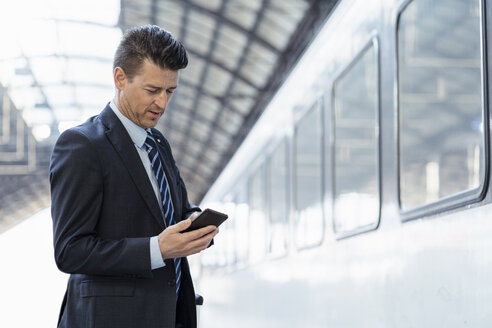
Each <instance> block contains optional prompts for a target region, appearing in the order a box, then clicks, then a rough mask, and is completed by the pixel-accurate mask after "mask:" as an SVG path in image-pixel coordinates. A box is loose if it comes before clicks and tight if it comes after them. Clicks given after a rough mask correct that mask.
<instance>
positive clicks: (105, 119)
mask: <svg viewBox="0 0 492 328" xmlns="http://www.w3.org/2000/svg"><path fill="white" fill-rule="evenodd" d="M187 63H188V59H187V55H186V51H185V49H184V47H183V46H182V45H181V43H180V42H179V41H177V40H176V39H175V38H174V37H173V36H172V35H171V34H170V33H168V32H166V31H165V30H163V29H161V28H159V27H157V26H145V27H140V28H134V29H130V30H129V31H128V32H127V33H125V35H124V36H123V39H122V40H121V42H120V45H119V46H118V49H117V51H116V54H115V58H114V65H113V66H114V67H113V75H114V83H115V87H116V92H115V97H114V99H113V101H111V102H110V103H109V104H108V105H107V106H106V108H104V110H103V111H102V112H101V113H100V114H99V115H97V116H95V117H92V118H90V119H89V120H88V121H86V122H85V123H83V124H81V125H79V126H77V127H74V128H72V129H69V130H67V131H65V132H64V133H63V134H62V135H61V136H60V137H59V139H58V141H57V143H56V145H55V147H54V150H53V154H52V158H51V164H50V182H51V196H52V208H51V209H52V217H53V230H54V248H55V259H56V263H57V266H58V267H59V269H60V270H61V271H63V272H67V273H70V274H71V275H70V278H69V281H68V287H67V292H66V294H65V298H64V300H63V305H62V309H61V312H60V318H59V324H58V327H69V328H76V327H104V328H111V327H115V328H125V327H134V328H137V327H138V328H147V327H161V328H168V327H169V328H170V327H173V328H174V327H196V310H195V292H194V289H193V284H192V281H191V276H190V271H189V267H188V262H187V260H186V256H187V255H190V254H195V253H198V252H200V251H202V250H203V249H205V248H206V247H207V246H208V245H210V243H211V241H212V238H213V237H214V236H215V235H216V234H217V233H218V229H217V228H216V227H214V226H208V227H205V228H202V229H199V230H195V231H191V232H186V233H182V232H181V231H183V230H186V229H187V228H188V227H189V226H190V224H191V219H192V218H194V217H195V216H197V215H198V214H197V211H199V209H198V208H197V207H194V206H191V205H190V204H189V202H188V197H187V193H186V188H185V185H184V183H183V181H182V179H181V177H180V175H179V171H178V169H177V167H176V165H175V162H174V159H173V157H172V154H171V149H170V147H169V144H168V142H167V141H166V139H165V138H164V137H163V135H162V134H161V133H160V132H159V131H157V130H156V129H154V127H155V125H156V124H157V122H158V120H159V118H160V117H161V116H162V115H163V114H164V111H165V109H166V106H167V104H168V102H169V100H170V99H171V96H172V93H173V92H174V90H175V89H176V87H177V85H178V75H179V73H178V72H179V70H180V69H183V68H185V67H186V65H187ZM187 218H188V219H187Z"/></svg>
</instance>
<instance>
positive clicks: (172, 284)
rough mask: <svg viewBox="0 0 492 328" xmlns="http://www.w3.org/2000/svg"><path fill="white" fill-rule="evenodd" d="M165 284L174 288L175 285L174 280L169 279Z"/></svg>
mask: <svg viewBox="0 0 492 328" xmlns="http://www.w3.org/2000/svg"><path fill="white" fill-rule="evenodd" d="M167 284H168V285H169V286H174V285H176V279H169V281H168V282H167Z"/></svg>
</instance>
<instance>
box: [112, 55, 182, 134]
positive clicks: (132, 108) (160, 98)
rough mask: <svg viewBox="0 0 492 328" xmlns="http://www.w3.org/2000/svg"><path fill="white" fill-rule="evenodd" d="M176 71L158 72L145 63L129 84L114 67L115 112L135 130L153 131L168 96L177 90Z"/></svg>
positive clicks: (151, 64) (161, 70)
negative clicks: (133, 126)
mask: <svg viewBox="0 0 492 328" xmlns="http://www.w3.org/2000/svg"><path fill="white" fill-rule="evenodd" d="M178 75H179V74H178V71H172V70H169V69H162V68H160V67H159V66H157V65H155V64H153V63H151V62H150V61H148V60H145V61H144V62H143V64H142V67H141V68H140V71H139V72H138V73H137V75H135V76H134V77H133V79H132V81H130V80H129V79H128V77H127V76H126V74H125V72H124V71H123V70H122V69H121V68H120V67H117V68H116V69H115V71H114V82H115V85H116V88H117V89H118V90H117V99H116V101H117V106H118V108H119V110H120V111H121V112H122V113H123V115H125V116H126V117H128V118H129V119H130V120H131V121H132V122H134V123H135V124H137V125H138V126H140V127H142V128H144V129H147V128H153V127H154V126H155V125H156V124H157V121H158V120H159V118H160V117H161V116H162V115H163V114H164V111H165V110H166V106H167V104H168V102H169V101H170V100H171V96H172V94H173V92H174V90H175V89H176V87H177V86H178Z"/></svg>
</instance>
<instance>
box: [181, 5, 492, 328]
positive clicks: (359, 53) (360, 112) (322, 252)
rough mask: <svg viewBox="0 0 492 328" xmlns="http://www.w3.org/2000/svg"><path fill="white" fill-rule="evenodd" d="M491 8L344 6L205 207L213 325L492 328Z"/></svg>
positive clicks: (202, 263)
mask: <svg viewBox="0 0 492 328" xmlns="http://www.w3.org/2000/svg"><path fill="white" fill-rule="evenodd" d="M491 2H492V1H489V0H369V1H368V0H342V1H339V2H338V4H337V6H336V8H335V9H334V11H333V12H332V13H331V15H330V17H328V18H327V20H326V22H325V23H324V25H323V27H322V28H321V29H320V31H319V33H317V34H316V36H315V37H314V38H313V40H312V41H311V42H310V44H309V46H308V48H307V49H306V51H305V52H304V53H303V54H302V56H301V58H300V59H299V61H298V62H297V63H296V65H295V67H294V68H293V69H292V71H291V73H290V74H289V76H288V77H287V78H286V79H285V81H284V82H283V84H282V86H281V87H280V88H279V90H278V92H277V93H276V94H275V95H274V97H273V98H272V100H271V102H270V103H269V104H268V106H267V107H266V108H265V111H264V112H263V114H262V115H261V117H260V118H259V119H258V121H257V122H256V124H255V126H254V127H253V129H252V130H251V132H250V133H249V134H248V136H247V137H246V139H245V140H244V142H243V143H242V145H241V146H240V148H239V149H238V151H237V152H236V153H235V154H234V156H233V157H232V159H231V160H230V162H229V163H228V165H227V166H226V168H225V169H224V170H223V172H222V173H221V175H220V176H219V177H218V179H217V180H216V182H215V183H214V185H213V186H212V187H211V188H210V190H209V191H208V193H207V194H206V196H205V198H204V200H203V201H202V203H201V207H202V208H207V207H208V208H213V209H216V210H219V211H223V212H225V213H227V214H228V215H229V219H228V220H227V221H226V222H225V223H224V224H223V225H221V226H220V233H219V235H218V236H217V237H216V238H215V245H214V246H213V247H210V248H209V249H207V250H205V251H203V252H202V253H200V254H199V255H194V256H192V257H191V259H190V260H191V262H192V267H193V275H194V277H195V281H196V291H197V292H198V293H199V294H201V295H202V296H203V297H204V303H203V306H201V307H200V310H199V311H200V323H199V326H200V327H201V328H212V327H213V328H221V327H235V328H240V327H255V328H262V327H269V328H271V327H283V328H285V327H307V328H318V327H319V328H321V327H343V328H347V327H419V328H421V327H489V326H490V325H491V323H490V322H492V311H490V309H491V308H492V284H491V283H490V282H491V279H492V278H491V277H492V238H491V235H492V196H491V192H490V191H491V185H490V174H491V173H490V162H491V153H490V122H489V95H490V91H489V88H488V86H489V79H490V78H489V76H490V75H491V74H489V73H490V68H489V65H488V62H489V61H488V59H489V58H490V56H491V54H492V52H489V48H490V47H489V45H492V42H491V41H489V40H490V39H491V37H492V33H491V32H492V27H491V26H492V24H489V23H490V22H492V21H491V19H492V3H491Z"/></svg>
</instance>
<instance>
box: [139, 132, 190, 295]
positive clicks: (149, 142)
mask: <svg viewBox="0 0 492 328" xmlns="http://www.w3.org/2000/svg"><path fill="white" fill-rule="evenodd" d="M157 140H159V139H157ZM159 142H160V140H159ZM144 145H145V148H146V150H147V154H148V155H149V159H150V163H151V164H152V170H153V171H154V174H155V178H156V180H157V184H158V185H159V190H160V192H161V200H162V212H163V213H164V220H165V222H166V224H167V226H168V227H169V226H171V225H173V224H175V223H176V222H175V221H174V210H173V206H172V204H171V193H170V191H169V186H168V184H167V181H166V176H165V174H164V168H163V166H162V161H161V158H160V156H159V151H158V150H157V144H156V142H155V139H154V137H153V136H152V134H151V133H150V132H147V139H146V140H145V143H144ZM174 268H175V270H176V299H177V298H178V294H179V285H180V284H181V258H179V257H178V258H175V259H174Z"/></svg>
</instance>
